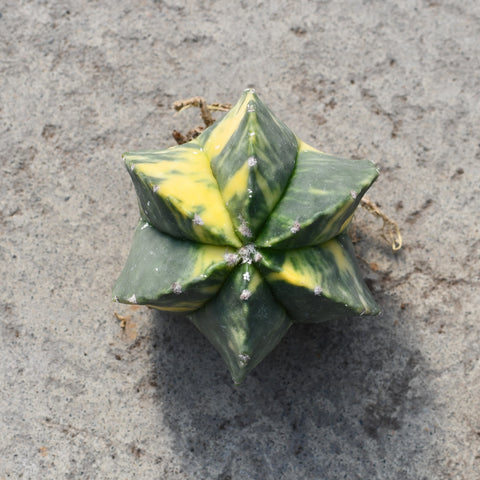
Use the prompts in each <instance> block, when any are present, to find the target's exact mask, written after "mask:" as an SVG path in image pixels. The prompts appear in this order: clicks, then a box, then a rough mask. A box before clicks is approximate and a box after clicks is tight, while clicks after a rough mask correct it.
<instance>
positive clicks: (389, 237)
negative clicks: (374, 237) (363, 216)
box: [360, 197, 402, 252]
mask: <svg viewBox="0 0 480 480" xmlns="http://www.w3.org/2000/svg"><path fill="white" fill-rule="evenodd" d="M360 205H361V206H362V207H363V208H364V209H365V210H366V211H367V212H368V213H371V214H372V215H374V216H375V217H378V218H381V219H382V221H383V227H382V235H383V238H384V239H385V240H386V241H387V242H389V243H390V245H391V246H392V250H393V251H394V252H396V251H398V250H400V249H401V248H402V235H401V233H400V228H399V227H398V224H397V222H395V221H394V220H392V219H391V218H389V217H387V215H385V214H384V213H383V212H382V211H381V210H380V209H379V208H378V207H377V206H376V205H375V204H374V203H373V202H372V201H371V200H370V199H369V198H367V197H363V198H362V200H361V201H360Z"/></svg>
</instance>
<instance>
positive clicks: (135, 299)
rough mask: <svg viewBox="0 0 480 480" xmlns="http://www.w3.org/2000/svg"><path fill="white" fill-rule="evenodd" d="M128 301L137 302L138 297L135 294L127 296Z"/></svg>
mask: <svg viewBox="0 0 480 480" xmlns="http://www.w3.org/2000/svg"><path fill="white" fill-rule="evenodd" d="M127 302H130V303H137V297H136V296H135V294H133V295H132V296H131V297H130V298H127Z"/></svg>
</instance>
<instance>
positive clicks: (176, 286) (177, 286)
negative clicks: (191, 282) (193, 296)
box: [172, 282, 182, 295]
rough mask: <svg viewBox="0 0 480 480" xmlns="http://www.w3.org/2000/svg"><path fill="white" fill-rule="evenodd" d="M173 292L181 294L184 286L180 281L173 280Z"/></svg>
mask: <svg viewBox="0 0 480 480" xmlns="http://www.w3.org/2000/svg"><path fill="white" fill-rule="evenodd" d="M172 292H173V293H174V294H175V295H180V294H181V293H182V286H181V285H180V283H178V282H173V285H172Z"/></svg>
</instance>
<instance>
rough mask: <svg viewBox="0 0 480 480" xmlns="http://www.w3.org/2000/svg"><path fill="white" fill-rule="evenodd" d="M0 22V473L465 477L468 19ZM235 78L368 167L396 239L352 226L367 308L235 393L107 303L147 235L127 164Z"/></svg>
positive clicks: (471, 76)
mask: <svg viewBox="0 0 480 480" xmlns="http://www.w3.org/2000/svg"><path fill="white" fill-rule="evenodd" d="M0 13H1V17H0V70H1V77H0V79H1V80H0V82H1V84H0V175H1V176H0V192H1V195H0V274H1V278H2V284H1V289H0V292H1V293H0V303H1V306H0V312H1V313H0V315H1V316H0V335H1V337H0V340H1V343H0V348H1V366H0V384H1V389H0V429H1V431H0V479H2V480H3V479H18V478H23V479H77V478H78V479H120V480H126V479H133V478H138V479H147V480H148V479H168V480H177V479H194V480H199V479H215V480H228V479H230V480H237V479H305V480H314V479H315V480H318V479H329V480H330V479H395V480H398V479H408V480H410V479H426V480H431V479H467V480H478V479H480V413H479V412H480V329H479V322H478V316H479V311H480V308H479V307H480V295H479V283H480V278H479V272H480V261H479V250H480V235H479V227H478V220H479V210H480V200H479V198H480V197H479V196H480V133H479V132H480V128H479V126H480V77H479V74H478V72H479V71H480V3H479V2H478V1H476V0H464V1H454V0H450V1H447V0H436V1H431V0H430V1H420V0H416V1H414V0H409V1H405V2H396V1H392V0H387V1H380V0H378V1H375V0H371V1H368V0H364V1H360V0H341V1H333V0H331V1H328V0H324V1H320V0H319V1H306V0H304V1H292V0H279V1H276V2H247V1H243V0H242V1H233V0H225V1H214V0H200V1H197V2H194V1H193V0H190V1H181V0H179V1H176V2H174V1H173V0H165V1H163V0H138V1H132V0H115V1H114V0H105V1H102V2H95V1H88V0H77V1H65V0H60V1H55V2H54V1H50V2H49V1H46V0H43V1H41V0H37V1H33V0H31V1H27V0H3V2H1V4H0ZM248 85H253V86H255V87H256V88H257V91H258V92H259V94H260V95H261V97H262V99H263V100H264V101H265V102H267V103H268V105H269V106H270V107H271V108H272V109H273V110H274V111H275V112H276V114H277V115H278V116H279V117H280V118H282V119H283V120H284V121H286V123H287V124H288V125H289V126H290V127H291V128H292V129H293V130H294V131H295V132H296V133H297V134H298V135H299V136H300V137H301V138H302V139H304V140H305V141H307V142H309V143H312V144H314V145H315V146H317V147H319V148H321V149H322V150H325V151H328V152H331V153H336V154H339V155H345V156H350V157H367V158H370V159H372V160H373V161H375V162H376V163H378V165H379V166H380V167H381V169H382V175H381V177H380V178H379V180H378V181H377V183H376V184H375V186H374V188H373V189H372V191H371V192H370V197H371V198H372V199H374V200H376V201H377V202H378V203H380V204H381V206H382V208H383V209H384V210H385V211H386V212H387V213H389V214H390V215H391V216H392V217H394V218H395V219H396V220H398V221H399V223H400V224H401V227H402V232H403V236H404V244H405V246H404V249H403V250H402V251H401V252H399V253H398V254H395V255H394V254H393V253H392V252H391V251H390V249H389V247H388V245H386V244H385V243H384V241H383V240H382V239H381V237H380V230H381V228H380V227H381V223H380V222H379V221H378V220H375V219H372V218H368V217H367V216H365V214H360V215H359V219H358V220H357V230H358V231H357V234H358V237H359V243H358V244H357V247H358V253H359V255H360V256H361V257H362V258H363V259H365V262H363V267H364V272H365V276H366V278H367V279H368V282H369V284H370V285H371V287H372V289H373V292H374V294H375V296H376V298H377V300H378V301H379V303H380V304H381V305H382V308H383V311H384V313H383V315H381V316H380V317H377V318H362V319H350V320H345V321H341V322H337V323H329V324H324V325H317V326H315V325H312V326H309V325H307V326H301V327H296V328H292V329H291V331H290V332H289V334H288V335H287V337H286V338H285V339H284V341H283V342H282V343H281V344H280V345H279V347H278V348H277V349H276V350H275V351H274V352H273V353H272V354H271V355H270V356H269V357H268V358H267V359H266V360H265V361H264V362H263V363H262V364H261V365H260V366H259V367H258V368H257V369H256V370H255V371H254V372H253V374H252V375H250V377H249V378H248V380H247V381H246V382H245V384H244V385H243V386H242V387H241V388H236V387H234V385H233V384H232V381H231V379H230V377H229V375H228V373H227V371H226V368H225V366H224V365H223V364H222V361H221V360H220V357H219V355H218V354H217V353H216V352H215V351H214V349H213V348H212V347H211V346H210V345H209V344H208V343H207V341H206V340H205V339H204V338H203V337H202V336H201V335H200V334H199V333H198V332H197V331H196V330H195V329H194V327H193V326H191V325H190V324H188V323H187V322H186V321H185V320H181V319H172V318H166V317H164V316H162V315H160V314H158V313H153V312H151V311H149V310H147V309H139V310H132V309H130V308H128V307H125V306H117V305H114V304H113V303H111V301H110V291H111V287H112V285H113V282H114V281H115V279H116V277H117V275H118V274H119V273H120V271H121V268H122V267H123V263H124V261H125V259H126V257H127V254H128V250H129V246H130V241H131V238H132V234H133V229H134V227H135V223H136V219H137V207H136V198H135V194H134V191H133V188H132V185H131V183H130V179H129V176H128V174H127V172H126V171H125V170H124V168H123V165H122V161H121V153H122V152H123V151H125V150H133V149H147V148H160V147H162V148H163V147H166V146H169V145H171V144H172V139H171V136H170V134H171V131H172V130H173V128H178V129H181V130H186V129H188V127H191V126H193V125H196V124H197V123H198V119H199V117H198V112H194V111H189V112H186V113H184V114H182V115H181V116H174V115H173V114H172V111H171V110H170V108H169V107H170V105H171V103H172V102H173V101H174V100H176V99H181V98H185V97H189V96H192V95H203V96H205V97H206V98H207V99H208V100H209V101H224V102H226V101H230V102H234V101H236V100H237V98H238V97H239V95H240V93H241V92H242V90H243V89H244V88H245V87H246V86H248ZM368 264H370V265H371V266H373V269H371V268H369V267H368ZM114 312H117V313H118V314H119V315H123V316H127V317H129V318H127V321H126V325H125V328H124V329H122V328H120V321H119V320H118V319H117V318H116V317H115V316H114Z"/></svg>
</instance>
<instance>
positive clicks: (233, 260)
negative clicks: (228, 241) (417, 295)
mask: <svg viewBox="0 0 480 480" xmlns="http://www.w3.org/2000/svg"><path fill="white" fill-rule="evenodd" d="M239 258H240V256H239V255H237V254H236V253H226V254H225V255H224V256H223V259H224V260H225V261H226V262H227V264H228V265H229V266H230V267H233V266H234V265H236V264H237V262H238V260H239Z"/></svg>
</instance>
